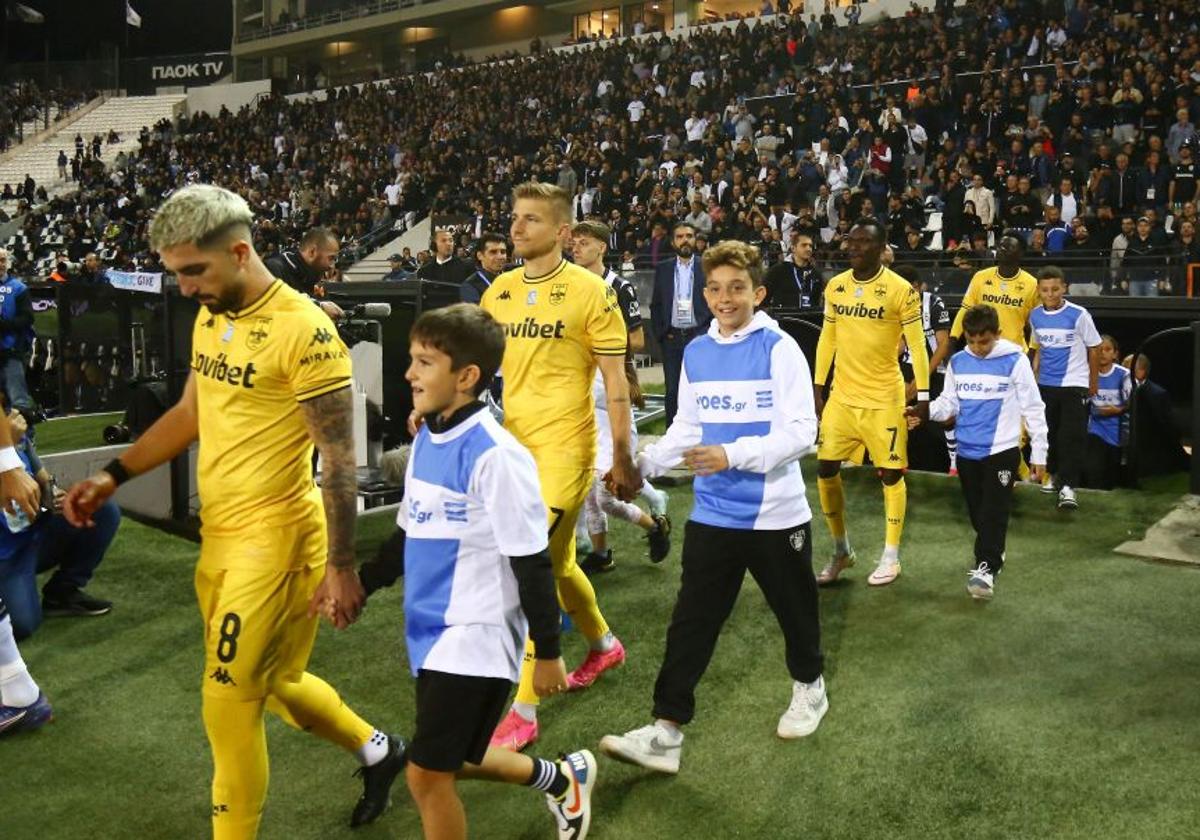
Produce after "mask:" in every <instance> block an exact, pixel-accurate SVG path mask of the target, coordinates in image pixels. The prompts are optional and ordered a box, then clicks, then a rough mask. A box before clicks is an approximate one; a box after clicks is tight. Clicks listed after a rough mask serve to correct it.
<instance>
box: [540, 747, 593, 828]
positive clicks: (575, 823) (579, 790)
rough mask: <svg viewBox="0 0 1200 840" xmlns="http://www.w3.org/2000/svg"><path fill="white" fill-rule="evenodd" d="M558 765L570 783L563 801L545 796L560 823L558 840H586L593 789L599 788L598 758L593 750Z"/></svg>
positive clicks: (569, 757)
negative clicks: (597, 777)
mask: <svg viewBox="0 0 1200 840" xmlns="http://www.w3.org/2000/svg"><path fill="white" fill-rule="evenodd" d="M558 766H559V767H560V768H561V769H562V771H563V773H565V774H566V775H567V778H568V779H570V780H571V785H570V787H568V788H567V792H566V794H565V795H564V796H563V797H562V799H556V798H554V797H553V796H550V795H549V794H546V806H547V807H548V808H549V809H550V813H551V814H553V815H554V819H555V820H557V822H558V838H559V840H583V838H585V837H587V833H588V827H589V826H590V825H591V824H592V788H593V787H595V785H596V757H595V756H594V755H592V753H591V751H590V750H580V751H579V752H573V753H571V754H570V755H564V756H563V757H562V759H561V760H560V761H559V763H558Z"/></svg>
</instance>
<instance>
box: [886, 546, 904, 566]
mask: <svg viewBox="0 0 1200 840" xmlns="http://www.w3.org/2000/svg"><path fill="white" fill-rule="evenodd" d="M883 559H885V560H890V561H891V562H893V563H899V562H900V546H898V545H885V546H884V547H883Z"/></svg>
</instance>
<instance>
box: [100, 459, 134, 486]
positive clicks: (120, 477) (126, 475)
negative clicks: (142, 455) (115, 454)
mask: <svg viewBox="0 0 1200 840" xmlns="http://www.w3.org/2000/svg"><path fill="white" fill-rule="evenodd" d="M104 472H106V473H108V474H109V475H111V476H112V480H113V483H114V484H116V485H117V486H118V487H120V486H121V485H122V484H124V483H125V482H126V481H128V480H129V479H131V478H133V475H132V474H131V473H130V472H129V470H127V469H125V465H124V464H122V463H121V459H120V458H113V459H112V460H111V461H109V462H108V463H107V464H105V465H104Z"/></svg>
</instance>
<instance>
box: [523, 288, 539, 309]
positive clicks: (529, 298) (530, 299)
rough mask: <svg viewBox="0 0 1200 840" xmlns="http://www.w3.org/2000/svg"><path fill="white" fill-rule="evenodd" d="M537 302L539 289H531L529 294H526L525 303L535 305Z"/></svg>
mask: <svg viewBox="0 0 1200 840" xmlns="http://www.w3.org/2000/svg"><path fill="white" fill-rule="evenodd" d="M535 303H537V289H531V290H530V291H529V294H527V295H525V305H526V306H533V305H534V304H535Z"/></svg>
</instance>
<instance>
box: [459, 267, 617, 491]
mask: <svg viewBox="0 0 1200 840" xmlns="http://www.w3.org/2000/svg"><path fill="white" fill-rule="evenodd" d="M481 304H482V306H483V308H484V309H486V310H487V311H488V312H490V313H491V314H492V316H493V317H494V318H495V319H496V320H497V321H499V322H500V323H501V324H502V325H503V327H504V338H505V346H504V362H503V363H502V364H501V367H500V370H501V372H502V374H503V376H504V426H505V428H507V429H508V430H509V431H510V432H512V433H513V435H514V436H515V437H516V438H517V440H519V441H520V442H521V443H522V444H524V445H525V446H526V447H527V448H528V449H529V450H530V451H531V452H532V453H533V455H534V457H535V458H537V460H538V461H539V462H541V463H555V464H562V465H569V466H575V467H584V468H587V469H590V468H591V467H592V465H593V462H594V461H595V457H596V421H595V411H594V407H593V403H592V379H593V377H594V376H595V373H596V358H595V357H596V356H598V355H603V356H621V355H624V353H625V345H626V342H627V340H628V338H627V336H626V333H625V321H624V319H623V318H622V317H621V307H620V304H618V302H617V293H616V292H615V291H614V290H613V288H612V286H610V285H609V284H608V283H605V282H604V280H603V279H602V278H600V277H597V276H596V275H594V274H592V273H591V272H590V271H588V270H587V269H584V268H580V267H579V266H577V265H574V264H572V263H569V262H567V261H566V260H563V261H562V262H561V263H559V264H558V267H557V268H555V269H554V271H552V272H550V273H549V274H547V275H545V276H543V277H537V278H529V277H526V276H525V269H524V267H523V266H522V267H519V268H515V269H513V270H512V271H506V272H505V273H504V274H501V275H500V276H499V277H497V278H496V279H495V280H494V281H493V282H492V285H491V287H489V288H488V290H487V291H486V292H484V295H483V300H482V301H481Z"/></svg>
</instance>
